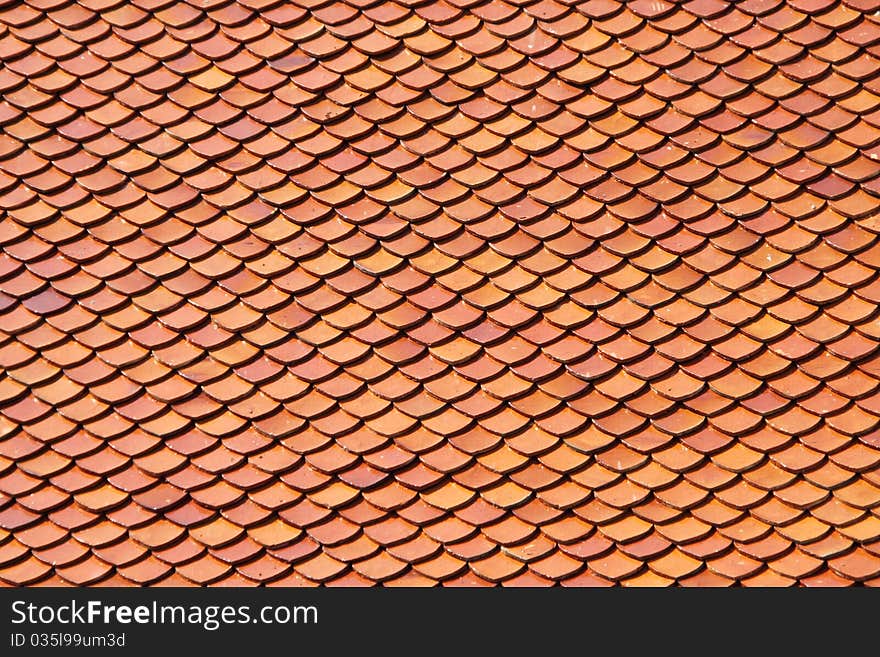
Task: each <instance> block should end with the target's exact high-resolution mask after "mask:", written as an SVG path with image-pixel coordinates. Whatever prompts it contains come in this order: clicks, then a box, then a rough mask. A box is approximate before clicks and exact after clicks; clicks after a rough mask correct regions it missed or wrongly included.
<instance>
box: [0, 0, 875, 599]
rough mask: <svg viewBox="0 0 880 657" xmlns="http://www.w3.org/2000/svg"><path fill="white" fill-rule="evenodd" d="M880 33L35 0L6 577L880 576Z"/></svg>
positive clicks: (856, 19)
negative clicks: (879, 236)
mask: <svg viewBox="0 0 880 657" xmlns="http://www.w3.org/2000/svg"><path fill="white" fill-rule="evenodd" d="M878 9H880V7H878V3H877V2H875V1H872V0H867V1H866V0H844V1H842V2H837V1H834V0H791V1H788V2H781V1H779V0H770V1H766V0H765V1H762V2H755V1H753V0H747V1H745V2H724V1H722V0H691V1H690V2H668V1H666V0H634V1H632V2H625V3H621V2H616V1H614V0H588V1H587V2H574V1H572V2H567V1H565V0H537V1H535V0H488V1H486V0H439V1H433V0H431V1H424V0H413V1H405V0H394V1H392V0H345V1H344V2H343V1H338V0H337V1H334V0H329V1H327V0H297V1H296V2H284V1H279V0H239V1H237V2H231V1H230V0H191V1H189V2H178V1H173V0H172V1H166V0H134V1H132V2H122V1H117V0H77V1H76V2H72V1H71V0H28V1H27V2H17V1H5V2H2V3H0V63H2V66H0V248H2V253H0V581H2V583H4V584H6V585H13V586H15V585H58V584H71V585H92V584H96V585H156V584H157V585H187V584H189V585H262V584H266V585H279V586H290V585H303V586H311V585H335V586H354V585H376V584H381V585H400V586H423V585H424V586H431V585H443V586H490V585H503V586H549V585H558V584H561V585H563V586H607V585H623V586H664V585H684V586H730V585H745V586H789V585H808V586H843V585H850V584H854V583H858V584H862V583H864V584H874V583H876V582H878V581H880V580H878V579H877V578H878V576H880V352H878V346H880V313H878V304H880V276H878V272H880V241H878V233H880V161H878V155H880V75H878V73H880V67H878V61H880V60H878V57H880V18H878Z"/></svg>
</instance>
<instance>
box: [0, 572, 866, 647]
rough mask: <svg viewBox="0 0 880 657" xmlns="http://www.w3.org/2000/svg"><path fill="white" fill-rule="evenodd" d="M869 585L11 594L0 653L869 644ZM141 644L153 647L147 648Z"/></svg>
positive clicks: (0, 598) (1, 601) (5, 597)
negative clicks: (834, 587) (844, 587)
mask: <svg viewBox="0 0 880 657" xmlns="http://www.w3.org/2000/svg"><path fill="white" fill-rule="evenodd" d="M872 595H873V594H872V593H871V592H870V591H868V590H861V591H858V590H851V591H804V590H788V591H774V590H752V591H748V590H728V591H715V590H707V589H701V590H668V591H663V590H639V591H634V590H587V589H569V590H560V589H556V590H546V591H545V590H535V589H508V590H498V589H492V590H449V589H444V590H437V589H434V590H416V589H397V590H388V589H295V588H286V589H114V588H106V589H100V588H98V589H83V588H79V589H74V588H71V589H60V588H59V589H5V590H0V619H2V622H0V627H2V632H3V633H2V635H0V655H4V656H5V655H10V656H11V655H16V654H19V653H23V654H33V653H34V652H35V651H36V652H39V653H40V654H50V653H52V654H62V653H66V652H68V651H70V650H76V651H77V652H81V651H86V650H88V651H94V650H100V651H101V652H106V653H111V654H126V653H133V654H156V651H161V650H170V651H171V654H174V655H177V654H180V653H181V652H182V651H183V650H184V649H186V648H188V647H197V648H198V649H199V650H204V649H210V650H219V651H221V652H220V653H219V654H233V652H231V651H248V657H250V654H251V653H253V654H259V655H273V656H274V655H282V654H283V655H291V654H295V653H296V652H301V649H305V648H306V647H310V648H314V647H315V646H318V647H319V648H320V647H323V648H324V650H323V651H322V652H321V653H320V654H322V655H323V654H328V655H336V654H339V653H338V652H337V651H338V650H341V649H350V650H357V651H358V652H357V653H352V654H358V655H360V654H365V655H373V654H380V655H386V654H412V653H413V652H416V651H422V650H427V649H428V648H431V652H430V654H439V653H437V652H436V651H437V650H440V651H456V652H462V651H464V653H465V654H466V655H471V654H478V653H477V652H475V651H476V650H477V649H478V648H480V649H486V650H491V651H492V653H491V654H493V655H496V654H502V653H504V652H510V653H511V654H522V650H523V649H524V648H525V647H526V646H532V647H535V648H538V649H540V648H541V647H543V648H544V650H543V651H542V652H541V653H540V654H542V655H543V654H551V653H552V652H555V651H557V650H561V649H562V648H563V647H565V646H578V650H577V652H578V654H585V653H586V654H594V653H597V652H599V650H600V648H601V650H602V651H603V652H604V651H606V650H609V649H610V650H615V651H619V652H620V654H622V655H628V654H632V651H633V650H635V649H638V650H640V651H641V650H647V651H649V653H650V654H658V655H667V654H670V655H677V654H681V653H682V652H687V651H688V650H687V649H688V648H689V647H690V648H699V646H700V642H705V641H707V640H708V641H709V643H708V644H706V643H703V644H702V646H703V647H702V649H701V652H706V651H711V652H714V651H718V650H721V649H722V648H725V649H729V648H732V649H737V650H743V651H749V652H750V653H751V652H755V654H768V653H767V652H766V651H768V650H769V649H770V647H771V645H773V644H774V642H776V645H778V647H779V648H781V649H784V650H785V654H786V655H788V654H792V652H791V651H792V649H794V648H795V647H796V646H798V645H803V646H805V647H812V648H815V647H816V646H817V645H819V644H821V643H822V642H823V641H824V640H826V639H831V640H834V641H835V642H843V644H841V645H840V647H843V645H844V644H845V645H853V646H854V645H859V643H861V642H862V640H863V639H869V641H868V645H869V646H870V645H872V644H873V643H874V640H873V635H874V628H875V627H876V626H877V622H876V615H877V613H876V611H875V609H876V608H877V607H876V603H875V601H874V600H873V598H869V597H868V596H872ZM145 651H150V652H149V653H147V652H145Z"/></svg>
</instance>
